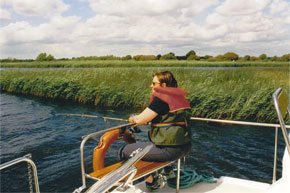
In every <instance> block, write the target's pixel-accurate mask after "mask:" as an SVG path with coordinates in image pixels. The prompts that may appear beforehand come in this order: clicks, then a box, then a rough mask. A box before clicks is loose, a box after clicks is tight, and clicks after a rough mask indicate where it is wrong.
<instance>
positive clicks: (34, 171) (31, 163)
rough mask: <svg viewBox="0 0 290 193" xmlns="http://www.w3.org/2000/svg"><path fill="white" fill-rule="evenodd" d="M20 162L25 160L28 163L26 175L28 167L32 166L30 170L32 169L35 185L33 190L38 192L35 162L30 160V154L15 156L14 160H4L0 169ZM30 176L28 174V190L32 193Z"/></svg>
mask: <svg viewBox="0 0 290 193" xmlns="http://www.w3.org/2000/svg"><path fill="white" fill-rule="evenodd" d="M20 162H27V164H28V175H30V173H29V172H30V171H29V170H30V167H32V170H33V177H34V185H35V192H36V193H39V184H38V175H37V169H36V165H35V163H34V162H33V161H32V160H31V154H27V155H25V156H23V157H20V158H16V159H14V160H11V161H9V162H6V163H4V164H1V165H0V170H3V169H5V168H8V167H11V166H13V165H15V164H18V163H20ZM30 180H31V178H30V176H29V186H30V187H29V188H30V192H31V193H32V192H33V186H32V181H30Z"/></svg>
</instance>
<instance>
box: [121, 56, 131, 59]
mask: <svg viewBox="0 0 290 193" xmlns="http://www.w3.org/2000/svg"><path fill="white" fill-rule="evenodd" d="M131 59H132V56H131V55H127V56H124V57H122V60H131Z"/></svg>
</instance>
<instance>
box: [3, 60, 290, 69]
mask: <svg viewBox="0 0 290 193" xmlns="http://www.w3.org/2000/svg"><path fill="white" fill-rule="evenodd" d="M156 66H157V67H288V68H289V66H290V65H289V62H270V61H268V62H261V61H256V62H250V61H248V62H247V61H246V62H241V61H236V62H231V61H228V62H226V61H223V62H208V61H186V60H181V61H178V60H173V61H172V60H162V61H161V60H156V61H138V62H136V61H135V60H128V61H120V60H109V61H103V60H68V61H49V62H37V61H34V62H16V63H11V62H9V63H0V67H1V68H101V67H126V68H127V67H156Z"/></svg>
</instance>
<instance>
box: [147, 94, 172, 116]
mask: <svg viewBox="0 0 290 193" xmlns="http://www.w3.org/2000/svg"><path fill="white" fill-rule="evenodd" d="M148 108H149V109H151V110H152V111H154V112H155V113H157V114H158V115H165V114H167V113H168V112H169V106H168V104H167V103H166V102H164V101H163V100H161V99H160V98H158V97H155V98H154V99H153V101H152V102H151V103H150V105H149V107H148Z"/></svg>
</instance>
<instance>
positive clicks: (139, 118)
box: [129, 107, 158, 125]
mask: <svg viewBox="0 0 290 193" xmlns="http://www.w3.org/2000/svg"><path fill="white" fill-rule="evenodd" d="M157 115H158V114H157V113H156V112H154V111H152V110H151V109H149V108H148V107H147V108H146V109H144V111H143V112H142V113H140V114H139V115H135V116H132V117H130V118H129V122H130V123H136V124H137V125H142V124H145V123H148V122H149V121H151V120H152V119H154V118H155V117H156V116H157Z"/></svg>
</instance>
